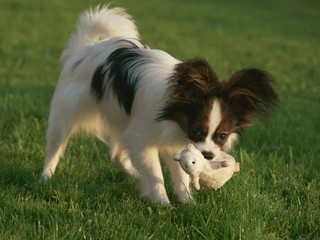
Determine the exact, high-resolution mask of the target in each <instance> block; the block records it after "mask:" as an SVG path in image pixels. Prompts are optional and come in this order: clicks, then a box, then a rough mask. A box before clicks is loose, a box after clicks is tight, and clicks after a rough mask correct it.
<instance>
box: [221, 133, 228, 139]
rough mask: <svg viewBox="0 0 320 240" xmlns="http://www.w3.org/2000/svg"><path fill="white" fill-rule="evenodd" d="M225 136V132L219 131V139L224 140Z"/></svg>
mask: <svg viewBox="0 0 320 240" xmlns="http://www.w3.org/2000/svg"><path fill="white" fill-rule="evenodd" d="M226 137H227V134H226V133H221V134H220V135H219V139H220V140H225V139H226Z"/></svg>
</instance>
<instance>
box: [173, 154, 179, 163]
mask: <svg viewBox="0 0 320 240" xmlns="http://www.w3.org/2000/svg"><path fill="white" fill-rule="evenodd" d="M173 159H174V160H176V161H180V160H181V155H180V154H176V155H174V156H173Z"/></svg>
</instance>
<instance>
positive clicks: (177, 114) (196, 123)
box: [158, 58, 219, 142]
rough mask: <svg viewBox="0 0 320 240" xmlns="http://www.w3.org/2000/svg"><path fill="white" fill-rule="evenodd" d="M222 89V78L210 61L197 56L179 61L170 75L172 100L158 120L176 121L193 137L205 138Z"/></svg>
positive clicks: (198, 139) (197, 138) (197, 139)
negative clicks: (220, 87)
mask: <svg viewBox="0 0 320 240" xmlns="http://www.w3.org/2000/svg"><path fill="white" fill-rule="evenodd" d="M218 89H219V80H218V77H217V75H216V73H215V72H214V71H213V70H212V68H211V67H210V65H209V64H208V63H207V61H206V60H204V59H202V58H195V59H190V60H186V61H185V62H182V63H180V64H178V65H177V66H176V68H175V71H174V74H173V75H172V76H171V78H170V87H169V89H168V96H169V98H168V99H169V100H168V101H167V103H166V106H165V107H164V109H163V110H162V112H161V114H160V116H159V118H158V120H164V119H167V120H174V121H176V122H177V123H178V124H179V125H180V127H181V129H182V130H183V131H184V132H185V133H186V134H187V135H188V137H189V138H190V139H191V140H193V141H195V142H198V141H203V140H204V138H205V137H206V136H207V134H208V130H209V114H210V110H211V108H212V102H213V98H214V97H215V96H216V95H217V91H218ZM186 119H187V120H186Z"/></svg>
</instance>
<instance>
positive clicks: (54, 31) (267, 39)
mask: <svg viewBox="0 0 320 240" xmlns="http://www.w3.org/2000/svg"><path fill="white" fill-rule="evenodd" d="M113 2H114V3H113V6H120V7H124V8H127V9H128V12H129V13H130V14H132V15H133V16H134V18H135V20H136V22H137V24H138V27H139V30H140V32H141V36H142V41H143V42H144V43H146V44H147V45H149V46H150V47H152V48H158V49H163V50H165V51H167V52H169V53H171V54H172V55H173V56H175V57H177V58H179V59H187V58H192V57H195V56H202V57H205V58H206V59H208V61H209V62H210V64H211V65H212V67H213V68H214V69H215V71H216V72H217V74H218V75H219V77H220V78H224V77H226V76H230V74H232V72H235V71H237V70H239V69H241V68H245V67H258V68H262V69H264V70H266V71H269V72H270V73H272V74H273V75H274V77H275V78H276V79H277V82H278V83H277V85H276V89H277V91H278V94H279V96H280V105H279V108H278V109H277V110H276V111H275V112H274V113H273V114H272V116H271V118H270V120H269V121H263V122H264V126H265V127H264V128H261V127H252V128H249V129H248V130H247V131H246V132H245V134H244V137H243V138H242V139H241V140H240V142H239V144H238V145H237V146H236V147H235V149H234V150H233V152H232V154H233V155H234V156H235V158H236V159H237V161H239V162H240V163H241V171H240V173H238V174H236V175H235V176H234V177H233V178H232V179H231V180H230V181H229V182H228V183H227V184H226V185H225V186H224V187H222V188H221V189H219V190H218V191H216V192H213V191H210V190H207V189H203V188H202V189H201V190H200V191H199V192H195V194H194V197H195V199H196V201H197V203H198V204H197V205H196V206H188V205H187V206H180V205H178V204H177V203H176V201H175V198H174V196H173V194H172V191H171V185H170V177H169V174H168V172H167V171H165V178H166V179H167V180H168V181H167V183H168V184H167V189H168V194H169V198H170V199H171V200H172V204H173V206H174V208H168V207H163V206H161V205H158V204H154V203H151V202H147V201H143V200H140V199H139V197H138V196H139V194H138V191H137V186H138V184H137V182H136V181H131V180H129V179H128V178H127V177H126V175H125V174H124V173H122V172H121V171H120V170H119V169H118V168H117V166H116V164H115V163H113V162H112V161H111V160H110V157H109V155H108V148H107V147H106V146H105V145H104V144H102V143H101V142H99V141H98V140H96V139H94V138H92V137H89V136H87V135H86V134H84V133H82V134H79V135H77V136H75V137H74V138H73V139H72V140H71V141H70V143H69V146H68V148H67V151H66V153H65V156H64V158H63V159H61V161H60V164H59V165H58V168H57V172H56V175H55V176H54V178H53V179H52V181H49V182H47V183H44V184H38V179H39V177H40V174H41V170H42V166H43V163H44V159H45V154H46V150H45V149H46V143H45V134H46V127H47V117H48V113H49V105H50V100H51V97H52V94H53V92H54V88H55V85H56V83H57V79H58V77H59V73H60V70H61V66H60V63H59V61H58V59H59V56H60V54H61V52H62V50H63V48H64V46H65V43H66V41H67V39H68V38H69V36H70V34H71V32H74V31H75V23H76V20H77V17H78V14H79V13H80V12H82V11H83V10H85V9H86V8H88V7H90V6H95V5H97V4H98V3H101V2H98V1H97V0H91V1H89V0H79V1H76V0H73V1H63V0H54V1H39V0H10V1H4V0H2V1H0V16H1V21H0V239H320V176H319V172H320V138H319V134H320V79H319V77H320V67H319V65H320V28H319V22H320V11H319V9H320V2H319V1H317V0H306V1H303V0H278V1H275V0H272V1H268V0H264V1H253V0H244V1H231V0H226V1H211V0H206V1H205V0H199V1H191V0H187V1H185V0H177V1H170V0H164V1H157V0H150V1H145V2H140V1H134V0H130V1H113Z"/></svg>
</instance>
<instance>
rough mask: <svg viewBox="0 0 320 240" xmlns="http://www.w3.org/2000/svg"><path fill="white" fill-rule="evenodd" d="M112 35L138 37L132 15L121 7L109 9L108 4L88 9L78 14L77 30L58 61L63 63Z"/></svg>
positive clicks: (112, 36)
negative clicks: (85, 48)
mask: <svg viewBox="0 0 320 240" xmlns="http://www.w3.org/2000/svg"><path fill="white" fill-rule="evenodd" d="M114 37H125V38H133V39H137V40H139V39H140V36H139V33H138V30H137V27H136V25H135V24H134V21H133V20H132V17H131V16H130V15H129V14H128V13H126V11H125V10H124V9H122V8H113V9H109V8H108V6H103V7H100V6H98V7H96V8H95V9H89V10H87V11H85V12H84V13H82V14H81V15H80V17H79V20H78V23H77V32H76V33H74V34H73V35H72V36H71V38H70V39H69V41H68V43H67V47H66V49H65V50H64V51H63V53H62V55H61V57H60V61H61V63H62V64H64V63H65V62H66V61H67V60H68V59H69V58H70V57H71V56H72V55H74V54H75V53H77V52H78V51H80V50H81V49H83V48H84V47H85V46H87V45H94V44H96V43H99V42H101V41H104V40H107V39H110V38H114Z"/></svg>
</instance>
